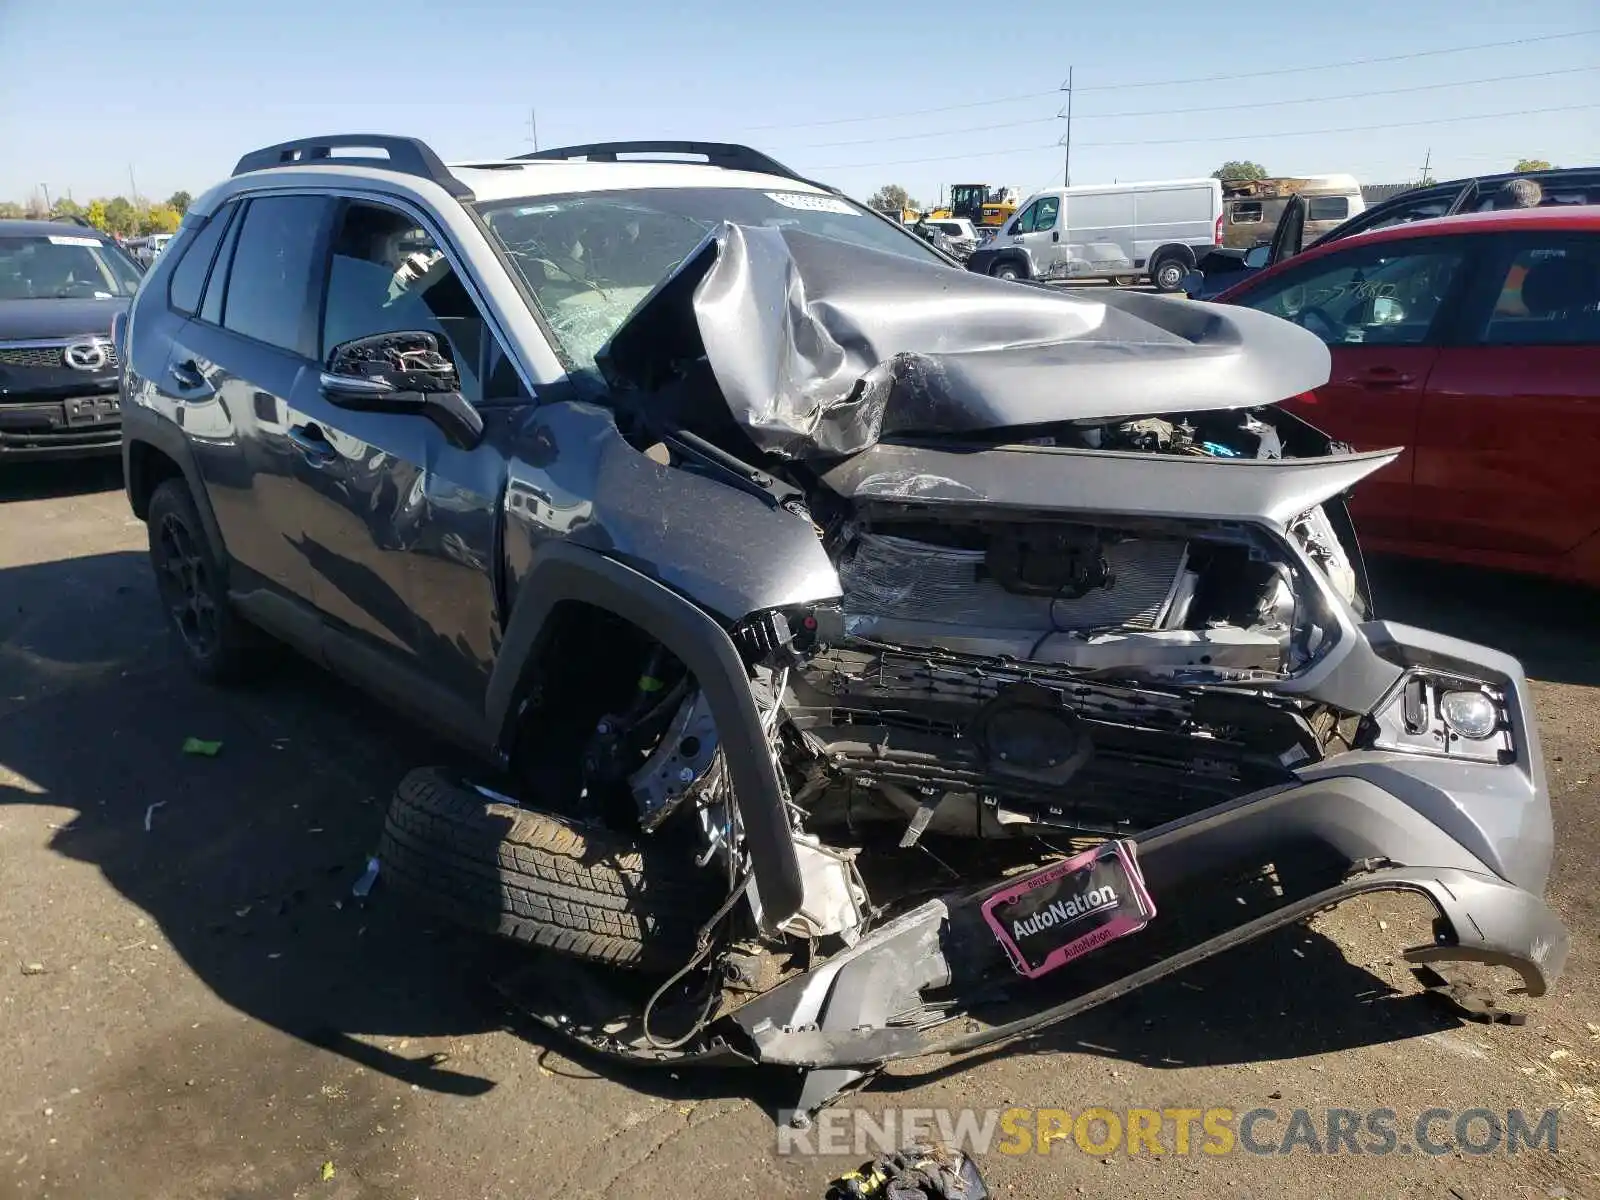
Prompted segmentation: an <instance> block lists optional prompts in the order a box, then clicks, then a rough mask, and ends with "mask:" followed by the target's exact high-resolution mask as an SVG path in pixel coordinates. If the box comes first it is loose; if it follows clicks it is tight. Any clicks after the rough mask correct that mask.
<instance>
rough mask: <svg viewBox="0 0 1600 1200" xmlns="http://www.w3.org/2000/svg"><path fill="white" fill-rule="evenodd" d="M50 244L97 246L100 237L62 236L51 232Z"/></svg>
mask: <svg viewBox="0 0 1600 1200" xmlns="http://www.w3.org/2000/svg"><path fill="white" fill-rule="evenodd" d="M50 244H51V245H52V246H98V245H99V244H100V239H99V238H92V237H62V236H60V235H59V234H54V233H52V234H51V235H50Z"/></svg>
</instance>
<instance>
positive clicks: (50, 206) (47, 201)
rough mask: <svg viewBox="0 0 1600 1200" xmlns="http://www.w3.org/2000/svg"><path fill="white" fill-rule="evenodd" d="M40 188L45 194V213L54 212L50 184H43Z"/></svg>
mask: <svg viewBox="0 0 1600 1200" xmlns="http://www.w3.org/2000/svg"><path fill="white" fill-rule="evenodd" d="M39 187H40V189H41V190H42V191H43V192H44V211H45V212H46V213H52V212H54V211H55V205H53V204H51V203H50V185H49V184H48V183H41V184H40V185H39Z"/></svg>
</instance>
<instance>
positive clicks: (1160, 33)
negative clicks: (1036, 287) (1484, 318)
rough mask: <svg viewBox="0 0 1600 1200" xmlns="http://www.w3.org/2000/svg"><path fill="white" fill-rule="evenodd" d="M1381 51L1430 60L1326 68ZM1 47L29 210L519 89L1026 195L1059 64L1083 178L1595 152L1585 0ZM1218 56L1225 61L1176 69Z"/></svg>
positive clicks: (1029, 0) (151, 4) (509, 12)
mask: <svg viewBox="0 0 1600 1200" xmlns="http://www.w3.org/2000/svg"><path fill="white" fill-rule="evenodd" d="M740 12H742V13H744V14H745V15H742V16H736V15H734V14H736V13H740ZM1575 31H1589V32H1588V33H1587V35H1586V36H1578V37H1566V38H1557V39H1552V40H1541V41H1532V42H1527V43H1526V44H1522V45H1515V46H1503V47H1499V48H1493V49H1475V50H1466V51H1463V52H1460V53H1425V52H1432V51H1439V50H1454V49H1456V48H1459V47H1471V46H1480V45H1482V44H1483V43H1491V42H1505V41H1509V40H1512V39H1535V38H1547V37H1548V35H1551V34H1565V33H1572V32H1575ZM1398 55H1421V56H1420V57H1408V58H1404V59H1401V60H1398V61H1390V62H1368V63H1365V64H1362V65H1340V66H1331V67H1330V65H1329V64H1348V63H1349V62H1350V60H1355V59H1373V58H1381V57H1390V56H1398ZM0 63H3V64H4V68H3V70H0V199H13V200H19V201H20V200H24V199H26V197H27V196H28V194H29V193H30V192H33V191H35V189H37V188H39V186H40V185H41V184H43V185H48V187H49V189H50V192H51V195H52V196H61V195H63V194H66V193H68V192H69V191H70V193H71V194H72V196H73V197H74V199H77V200H79V201H80V202H82V201H86V200H87V199H89V198H91V197H93V196H97V195H114V194H116V193H118V192H124V193H125V192H127V191H128V189H129V173H130V166H131V169H132V173H133V177H134V179H135V180H136V182H137V187H138V190H139V192H140V193H141V194H143V195H145V196H148V197H158V198H159V197H165V196H166V195H168V194H170V193H171V192H173V191H174V190H176V189H179V188H183V189H186V190H188V191H191V192H194V193H196V194H198V193H199V192H200V191H202V190H204V189H205V188H206V187H207V186H209V185H210V184H211V183H214V182H216V181H217V180H218V179H219V178H221V177H223V176H225V175H226V174H227V173H228V172H229V171H230V170H231V169H232V166H233V163H234V162H235V161H236V159H237V158H238V156H239V155H240V154H241V153H243V152H244V151H247V150H250V149H254V148H256V147H259V146H263V145H267V144H270V143H272V142H277V141H283V140H286V139H288V138H292V137H297V136H307V135H313V134H323V133H334V132H360V133H409V134H414V135H416V136H420V137H422V138H424V139H426V140H427V141H428V142H429V143H431V144H432V145H433V146H434V148H435V149H436V150H438V151H439V153H440V154H441V155H442V156H443V157H444V158H446V159H447V160H449V159H453V158H456V159H458V158H469V157H478V156H495V157H499V156H508V155H512V154H517V153H522V152H524V151H526V150H529V149H531V148H532V142H531V141H530V132H531V131H530V128H529V110H530V109H536V110H537V114H538V136H539V141H540V143H541V144H542V145H544V146H546V147H549V146H551V145H558V144H571V143H575V142H581V141H589V140H604V139H620V138H631V137H677V138H694V137H699V138H705V139H712V140H723V141H740V142H745V143H748V144H751V145H754V146H756V147H758V148H760V149H762V150H765V151H767V152H768V153H770V154H772V155H773V156H774V157H776V158H778V159H779V160H780V161H783V162H786V163H788V164H789V165H790V166H792V167H795V168H797V169H799V170H801V171H804V172H807V173H809V174H812V175H813V176H815V177H818V178H822V179H824V180H826V181H828V182H830V183H834V184H836V185H838V186H840V187H843V188H844V189H845V190H846V191H848V192H850V193H852V194H854V195H857V196H861V197H865V196H866V195H868V194H869V193H870V192H872V191H873V190H874V189H875V188H876V187H877V186H878V185H880V184H883V183H899V184H902V185H903V186H905V187H907V188H908V189H910V191H911V193H912V194H913V196H915V197H917V198H919V199H923V200H927V199H930V198H933V197H936V196H937V193H938V189H939V188H940V186H941V185H947V184H950V183H953V182H980V181H981V182H986V183H990V184H1007V185H1011V186H1015V187H1018V188H1020V189H1022V190H1023V191H1025V192H1026V191H1030V190H1032V189H1034V188H1037V187H1041V186H1045V185H1047V184H1050V183H1052V182H1055V181H1056V180H1057V179H1059V178H1060V176H1061V173H1062V158H1063V152H1062V150H1061V149H1059V148H1058V147H1057V143H1058V141H1059V140H1060V139H1061V137H1062V135H1063V134H1064V133H1065V131H1066V122H1065V121H1064V120H1061V119H1059V118H1058V116H1057V114H1058V112H1060V110H1061V109H1062V107H1063V105H1064V101H1065V99H1066V96H1065V94H1064V93H1061V92H1059V91H1057V90H1056V89H1058V88H1059V87H1060V86H1061V84H1062V83H1063V82H1064V80H1065V79H1066V76H1067V69H1068V66H1069V64H1070V65H1071V66H1072V67H1073V68H1074V71H1073V79H1074V84H1075V88H1076V90H1075V93H1074V104H1073V124H1072V140H1073V150H1072V179H1073V182H1074V183H1102V182H1111V181H1113V180H1118V179H1120V180H1130V179H1161V178H1174V177H1182V176H1187V175H1204V174H1209V173H1210V171H1211V170H1212V169H1213V168H1215V167H1217V166H1218V165H1220V164H1221V163H1222V162H1223V161H1225V160H1227V159H1231V158H1249V159H1253V160H1256V161H1258V162H1260V163H1262V164H1263V165H1265V166H1266V167H1267V168H1268V170H1269V171H1271V172H1273V173H1274V174H1291V173H1301V172H1303V173H1314V172H1329V171H1348V172H1352V173H1354V174H1355V175H1357V176H1358V177H1359V178H1360V179H1362V180H1363V181H1364V182H1370V183H1381V182H1399V181H1402V180H1406V179H1410V178H1414V177H1415V175H1416V173H1417V170H1418V168H1419V167H1420V166H1421V164H1422V162H1423V159H1424V156H1425V155H1427V154H1428V153H1429V152H1430V151H1431V153H1432V167H1433V172H1434V174H1435V175H1436V177H1439V178H1448V177H1451V176H1455V175H1462V174H1469V173H1472V172H1487V171H1492V170H1505V169H1508V168H1509V167H1510V166H1511V165H1512V164H1513V163H1514V162H1515V160H1516V159H1518V158H1519V157H1524V156H1527V157H1537V158H1545V159H1549V160H1551V161H1553V162H1555V163H1556V164H1557V165H1562V166H1576V165H1594V164H1597V163H1600V6H1596V5H1595V4H1594V3H1593V0H1519V2H1517V3H1507V2H1506V0H1408V2H1405V3H1402V2H1401V0H1385V2H1379V0H1346V2H1344V3H1333V2H1327V0H1324V2H1323V3H1311V4H1303V5H1282V4H1265V5H1257V6H1255V7H1254V8H1251V7H1250V6H1248V5H1245V6H1240V5H1238V4H1225V3H1210V4H1198V3H1193V2H1192V0H1133V2H1130V3H1106V2H1104V0H1095V2H1094V3H1082V2H1079V3H1073V2H1070V0H1068V2H1057V3H1046V2H1044V0H1022V2H1021V3H1011V4H981V3H969V4H958V3H954V2H952V0H923V2H922V3H884V2H879V3H863V2H861V0H854V2H850V3H846V2H844V0H810V2H809V3H806V4H795V5H773V4H750V5H746V6H743V7H741V6H738V5H735V4H732V3H723V4H715V5H713V4H707V3H703V2H701V0H679V2H678V3H676V4H669V3H661V2H659V0H657V2H650V0H609V3H600V4H597V3H583V2H581V0H580V2H568V3H562V4H554V3H551V2H550V0H520V2H516V0H505V2H498V0H496V2H491V0H425V2H424V0H264V2H263V0H251V2H249V3H245V2H244V0H142V2H140V3H129V2H128V0H116V2H115V3H112V2H109V0H43V2H41V0H0ZM1317 68H1323V69H1317ZM1261 72H1277V73H1275V74H1270V75H1262V74H1259V73H1261ZM1244 75H1255V77H1254V78H1240V77H1239V76H1244ZM1215 76H1233V77H1234V78H1232V79H1228V80H1216V79H1212V80H1211V81H1209V82H1185V81H1193V80H1195V79H1197V78H1199V77H1215ZM1529 76H1537V77H1532V78H1530V77H1529ZM1512 77H1514V78H1512ZM1556 109H1560V110H1564V111H1548V110H1556ZM935 110H940V111H935ZM1528 110H1545V111H1538V112H1530V111H1528ZM1507 113H1521V114H1523V115H1513V116H1505V115H1501V116H1492V117H1485V118H1484V119H1460V118H1476V117H1478V116H1480V115H1483V114H1507ZM1118 114H1138V115H1118ZM867 118H870V119H867ZM1424 122H1426V123H1424ZM1382 126H1387V128H1374V127H1382ZM1323 131H1339V132H1323Z"/></svg>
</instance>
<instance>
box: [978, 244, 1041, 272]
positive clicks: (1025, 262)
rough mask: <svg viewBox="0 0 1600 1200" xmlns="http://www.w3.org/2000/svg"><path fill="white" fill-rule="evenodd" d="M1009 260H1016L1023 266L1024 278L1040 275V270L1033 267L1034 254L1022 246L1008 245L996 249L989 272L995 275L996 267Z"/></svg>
mask: <svg viewBox="0 0 1600 1200" xmlns="http://www.w3.org/2000/svg"><path fill="white" fill-rule="evenodd" d="M1008 262H1014V263H1016V264H1017V265H1018V266H1020V267H1021V268H1022V270H1023V278H1024V279H1035V278H1037V277H1038V272H1037V271H1035V270H1034V269H1033V256H1032V255H1031V254H1029V253H1028V251H1027V250H1026V249H1025V248H1023V247H1020V246H1008V247H1007V248H1006V249H1004V250H999V251H996V253H995V256H994V258H993V259H991V260H990V262H989V266H988V273H989V274H990V275H993V274H994V269H995V268H996V267H998V266H1000V265H1001V264H1002V263H1008Z"/></svg>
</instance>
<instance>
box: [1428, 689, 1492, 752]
mask: <svg viewBox="0 0 1600 1200" xmlns="http://www.w3.org/2000/svg"><path fill="white" fill-rule="evenodd" d="M1439 715H1440V716H1441V717H1443V718H1444V723H1445V725H1447V726H1448V727H1449V729H1450V732H1451V733H1454V734H1457V735H1458V736H1460V737H1464V738H1471V739H1472V740H1473V741H1475V742H1481V741H1483V739H1484V738H1487V737H1492V736H1494V731H1495V730H1496V729H1498V728H1499V726H1500V714H1499V713H1498V712H1497V711H1496V710H1495V706H1494V701H1492V700H1490V699H1489V697H1488V696H1485V695H1484V694H1483V693H1482V692H1446V693H1445V694H1444V695H1442V696H1440V697H1439Z"/></svg>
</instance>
